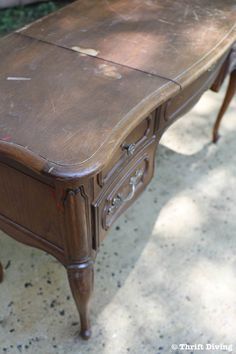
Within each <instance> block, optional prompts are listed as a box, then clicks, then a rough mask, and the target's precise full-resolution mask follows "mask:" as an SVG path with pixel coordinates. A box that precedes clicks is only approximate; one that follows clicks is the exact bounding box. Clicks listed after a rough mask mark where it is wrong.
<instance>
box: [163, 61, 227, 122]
mask: <svg viewBox="0 0 236 354" xmlns="http://www.w3.org/2000/svg"><path fill="white" fill-rule="evenodd" d="M226 57H227V56H226V55H225V56H224V57H223V58H221V60H219V61H218V62H217V63H216V64H215V65H214V66H212V67H211V68H210V69H209V70H208V71H207V72H205V73H204V74H203V75H201V76H200V77H199V78H198V80H196V81H194V82H193V83H192V84H190V85H189V86H188V87H186V88H185V89H183V90H182V91H181V92H180V93H179V94H178V95H177V96H175V97H173V98H172V99H170V100H169V101H168V102H167V103H166V104H165V105H163V107H162V109H161V117H160V129H165V128H167V127H168V126H169V125H170V124H171V123H173V121H175V120H176V119H177V118H179V117H181V116H183V115H184V114H185V113H187V112H188V111H189V110H190V109H191V108H192V107H193V106H194V105H195V104H196V103H197V102H198V101H199V99H200V97H201V96H202V94H203V93H204V92H205V91H206V90H208V89H209V88H210V87H211V86H212V85H213V83H214V82H215V81H216V79H217V77H218V75H219V72H220V70H221V68H222V65H224V63H225V60H226Z"/></svg>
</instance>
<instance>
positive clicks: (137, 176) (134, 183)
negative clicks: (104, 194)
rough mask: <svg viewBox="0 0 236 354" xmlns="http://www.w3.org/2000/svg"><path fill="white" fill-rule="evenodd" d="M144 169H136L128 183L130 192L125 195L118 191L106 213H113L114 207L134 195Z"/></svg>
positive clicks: (117, 206) (116, 207)
mask: <svg viewBox="0 0 236 354" xmlns="http://www.w3.org/2000/svg"><path fill="white" fill-rule="evenodd" d="M143 174H144V169H140V170H137V171H136V172H135V175H134V176H132V177H130V180H129V185H130V186H131V191H130V193H129V194H128V195H127V196H126V197H125V196H123V195H122V194H121V193H118V194H117V196H116V197H114V198H113V199H112V202H111V206H110V207H109V209H108V211H107V213H108V214H113V213H114V211H115V210H116V209H118V208H119V207H120V206H121V205H122V204H123V203H126V202H128V201H129V200H131V199H132V198H133V197H134V194H135V191H136V188H137V185H138V184H139V182H140V180H141V178H142V177H143Z"/></svg>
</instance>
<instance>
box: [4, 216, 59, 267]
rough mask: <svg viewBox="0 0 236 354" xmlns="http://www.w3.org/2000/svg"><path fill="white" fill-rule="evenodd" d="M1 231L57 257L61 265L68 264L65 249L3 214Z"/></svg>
mask: <svg viewBox="0 0 236 354" xmlns="http://www.w3.org/2000/svg"><path fill="white" fill-rule="evenodd" d="M0 229H1V230H2V231H3V232H4V233H6V234H7V235H10V236H11V237H12V238H14V239H15V240H16V241H18V242H21V243H23V244H25V245H27V246H31V247H35V248H38V249H41V250H42V251H44V252H47V253H49V254H50V255H52V256H53V257H55V258H56V259H57V260H58V261H59V262H60V263H61V264H63V265H65V264H66V259H65V252H64V250H63V248H61V247H59V246H57V245H55V244H53V243H52V242H50V241H48V240H45V239H43V238H42V237H41V236H39V235H37V234H35V233H33V232H32V231H30V230H28V229H27V228H25V227H24V226H22V225H20V224H17V223H15V222H13V221H12V220H10V219H8V218H7V217H6V216H4V215H2V214H0Z"/></svg>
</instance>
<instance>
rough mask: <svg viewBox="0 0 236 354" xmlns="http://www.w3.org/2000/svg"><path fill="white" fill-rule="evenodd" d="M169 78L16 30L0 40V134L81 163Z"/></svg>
mask: <svg viewBox="0 0 236 354" xmlns="http://www.w3.org/2000/svg"><path fill="white" fill-rule="evenodd" d="M170 85H171V87H172V86H173V84H172V83H168V82H167V81H166V80H164V79H161V78H158V77H154V76H148V75H146V74H144V73H142V72H139V71H134V70H130V69H128V68H125V67H122V66H118V65H110V64H109V63H106V62H105V61H103V60H100V59H95V58H90V57H88V56H84V57H83V56H82V57H81V55H80V54H79V53H76V52H72V51H68V50H65V49H62V48H58V47H56V46H52V45H49V44H45V43H42V42H38V41H37V40H32V39H29V38H27V37H23V36H20V35H17V34H16V35H13V36H10V37H8V38H6V39H5V40H3V41H2V42H1V65H0V92H1V94H0V134H1V136H0V138H1V140H3V141H5V142H8V143H14V144H18V145H20V146H22V147H24V148H25V149H26V150H29V151H33V152H34V153H36V154H38V155H40V156H42V157H43V158H45V159H47V160H49V161H53V162H55V163H58V164H65V165H67V164H76V163H80V162H83V161H86V160H87V159H89V158H90V157H91V156H93V154H94V153H95V152H96V151H97V150H98V149H99V148H100V146H101V145H102V144H104V143H106V139H107V137H109V134H110V133H111V131H112V130H113V129H114V127H116V126H118V127H119V126H120V125H122V124H123V123H122V122H123V121H124V123H125V121H126V116H127V115H129V114H131V113H132V111H133V110H134V109H135V108H136V107H138V106H139V104H140V102H142V101H143V100H145V98H146V99H147V102H148V96H150V95H153V93H155V95H156V100H157V102H158V100H159V101H160V100H161V99H163V98H164V97H166V95H167V91H168V90H169V91H170V89H169V87H170ZM174 86H176V87H174V89H175V90H176V91H178V90H179V87H178V86H177V85H174ZM172 91H173V90H172ZM169 94H171V91H170V92H169ZM146 109H149V108H148V107H147V106H146ZM134 113H135V112H134ZM139 114H142V109H140V110H139V112H137V116H138V115H139ZM127 119H128V117H127ZM130 126H132V122H131V123H130ZM125 133H126V134H127V131H125ZM119 136H122V133H121V132H119ZM113 144H114V145H115V141H114V142H113ZM107 149H108V150H109V146H108V145H107Z"/></svg>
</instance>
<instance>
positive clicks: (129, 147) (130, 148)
mask: <svg viewBox="0 0 236 354" xmlns="http://www.w3.org/2000/svg"><path fill="white" fill-rule="evenodd" d="M122 149H123V150H126V152H127V155H128V156H132V155H133V154H134V153H135V149H136V145H135V144H134V143H133V144H124V145H123V146H122Z"/></svg>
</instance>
